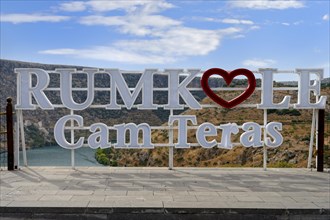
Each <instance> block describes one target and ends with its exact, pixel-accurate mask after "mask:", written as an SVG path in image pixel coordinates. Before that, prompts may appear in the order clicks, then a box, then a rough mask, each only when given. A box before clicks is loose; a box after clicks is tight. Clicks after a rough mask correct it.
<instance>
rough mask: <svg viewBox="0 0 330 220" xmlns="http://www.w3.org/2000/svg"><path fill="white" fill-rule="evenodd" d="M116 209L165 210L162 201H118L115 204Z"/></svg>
mask: <svg viewBox="0 0 330 220" xmlns="http://www.w3.org/2000/svg"><path fill="white" fill-rule="evenodd" d="M114 206H115V207H136V208H138V207H139V208H143V207H147V208H163V202H162V201H127V200H118V201H115V203H114Z"/></svg>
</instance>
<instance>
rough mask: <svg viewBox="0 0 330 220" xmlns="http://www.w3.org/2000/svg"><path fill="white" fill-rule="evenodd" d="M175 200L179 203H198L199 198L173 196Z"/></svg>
mask: <svg viewBox="0 0 330 220" xmlns="http://www.w3.org/2000/svg"><path fill="white" fill-rule="evenodd" d="M173 200H174V201H177V202H193V201H196V202H197V198H196V196H193V195H188V196H186V195H182V196H178V195H173Z"/></svg>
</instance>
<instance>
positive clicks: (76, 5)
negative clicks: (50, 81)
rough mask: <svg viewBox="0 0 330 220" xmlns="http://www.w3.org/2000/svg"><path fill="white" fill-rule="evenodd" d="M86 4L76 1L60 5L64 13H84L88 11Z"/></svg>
mask: <svg viewBox="0 0 330 220" xmlns="http://www.w3.org/2000/svg"><path fill="white" fill-rule="evenodd" d="M86 7H87V6H86V2H81V1H75V2H65V3H62V4H60V10H62V11H70V12H75V11H84V10H85V9H86Z"/></svg>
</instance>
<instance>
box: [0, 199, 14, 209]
mask: <svg viewBox="0 0 330 220" xmlns="http://www.w3.org/2000/svg"><path fill="white" fill-rule="evenodd" d="M11 202H13V200H2V199H0V207H5V206H7V205H9V204H10V203H11Z"/></svg>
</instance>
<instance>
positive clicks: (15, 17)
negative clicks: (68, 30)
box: [0, 14, 70, 24]
mask: <svg viewBox="0 0 330 220" xmlns="http://www.w3.org/2000/svg"><path fill="white" fill-rule="evenodd" d="M69 19H70V17H68V16H59V15H42V14H2V15H1V16H0V21H1V22H10V23H13V24H20V23H34V22H61V21H66V20H69Z"/></svg>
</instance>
